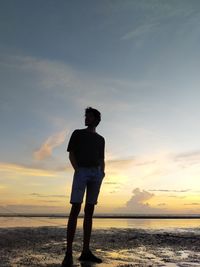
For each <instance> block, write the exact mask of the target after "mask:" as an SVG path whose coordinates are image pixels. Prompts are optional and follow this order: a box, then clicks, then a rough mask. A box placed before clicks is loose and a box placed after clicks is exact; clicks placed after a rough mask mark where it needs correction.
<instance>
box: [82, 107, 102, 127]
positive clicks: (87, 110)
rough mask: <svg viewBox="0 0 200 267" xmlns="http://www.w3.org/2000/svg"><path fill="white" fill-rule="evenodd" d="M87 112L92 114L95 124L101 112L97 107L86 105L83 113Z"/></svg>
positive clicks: (99, 118) (98, 120)
mask: <svg viewBox="0 0 200 267" xmlns="http://www.w3.org/2000/svg"><path fill="white" fill-rule="evenodd" d="M87 113H92V114H93V115H94V117H95V119H96V125H95V126H97V125H98V124H99V123H100V121H101V113H100V112H99V111H98V110H97V109H95V108H92V107H87V108H86V109H85V115H86V114H87Z"/></svg>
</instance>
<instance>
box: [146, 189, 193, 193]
mask: <svg viewBox="0 0 200 267" xmlns="http://www.w3.org/2000/svg"><path fill="white" fill-rule="evenodd" d="M148 191H150V192H166V193H169V192H170V193H171V192H175V193H186V192H189V191H190V189H184V190H170V189H151V190H148Z"/></svg>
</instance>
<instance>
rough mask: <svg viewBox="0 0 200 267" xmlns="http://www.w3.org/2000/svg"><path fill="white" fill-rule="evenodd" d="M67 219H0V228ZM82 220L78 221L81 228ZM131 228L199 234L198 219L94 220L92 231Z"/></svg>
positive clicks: (63, 224) (56, 224)
mask: <svg viewBox="0 0 200 267" xmlns="http://www.w3.org/2000/svg"><path fill="white" fill-rule="evenodd" d="M66 225H67V218H63V217H56V218H55V217H0V228H11V227H41V226H52V227H66ZM82 225H83V218H79V219H78V224H77V227H78V228H81V227H82ZM110 228H121V229H123V228H131V229H145V230H159V229H160V230H165V231H167V230H170V231H173V230H175V231H177V230H179V231H195V232H199V233H200V219H193V218H192V219H181V218H179V219H150V218H148V219H138V218H137V219H135V218H134V219H132V218H131V219H127V218H94V220H93V229H110Z"/></svg>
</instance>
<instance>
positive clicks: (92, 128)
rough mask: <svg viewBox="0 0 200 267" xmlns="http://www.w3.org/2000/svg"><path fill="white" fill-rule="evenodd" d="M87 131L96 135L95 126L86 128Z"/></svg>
mask: <svg viewBox="0 0 200 267" xmlns="http://www.w3.org/2000/svg"><path fill="white" fill-rule="evenodd" d="M86 131H88V132H91V133H96V127H94V126H88V127H87V128H86Z"/></svg>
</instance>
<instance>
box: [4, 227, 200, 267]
mask: <svg viewBox="0 0 200 267" xmlns="http://www.w3.org/2000/svg"><path fill="white" fill-rule="evenodd" d="M65 234H66V229H65V228H61V227H36V228H34V227H32V228H27V227H26V228H7V229H6V228H0V251H1V254H0V266H1V267H18V266H32V267H33V266H41V267H42V266H48V267H53V266H54V267H58V266H60V263H61V262H62V259H63V256H64V252H65V247H66V242H65ZM81 245H82V230H81V229H77V232H76V237H75V242H74V266H82V267H90V266H99V267H131V266H143V267H145V266H148V267H150V266H168V267H174V266H179V267H189V266H190V267H191V266H194V267H195V266H200V234H199V232H196V231H189V232H188V231H179V232H175V231H173V232H170V231H159V230H152V231H150V230H144V229H117V228H111V229H105V230H104V229H96V230H94V231H93V233H92V239H91V248H92V250H93V251H94V252H95V253H96V254H97V255H98V256H99V257H101V258H102V259H103V263H102V264H96V265H95V264H90V263H84V264H83V263H82V264H81V263H80V262H79V261H78V260H77V258H78V257H79V254H80V251H81Z"/></svg>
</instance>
